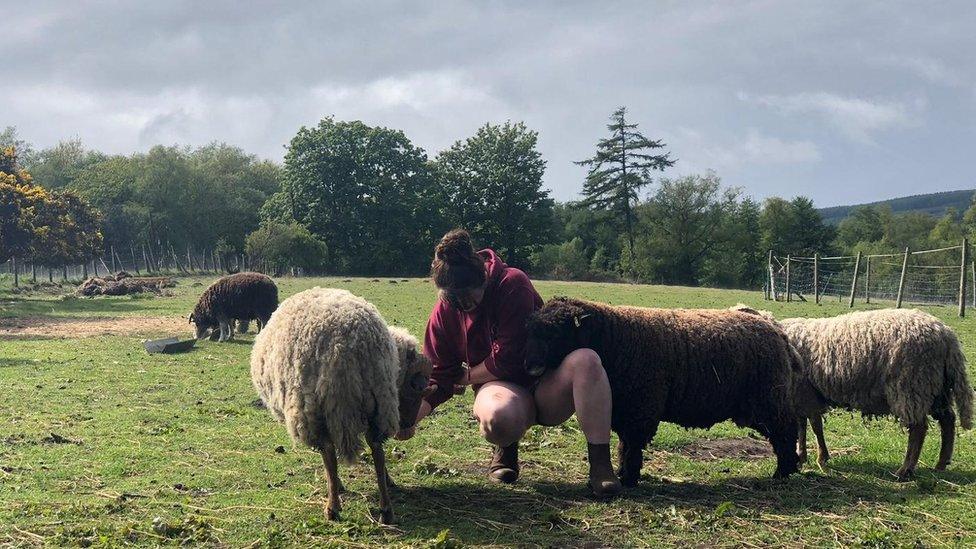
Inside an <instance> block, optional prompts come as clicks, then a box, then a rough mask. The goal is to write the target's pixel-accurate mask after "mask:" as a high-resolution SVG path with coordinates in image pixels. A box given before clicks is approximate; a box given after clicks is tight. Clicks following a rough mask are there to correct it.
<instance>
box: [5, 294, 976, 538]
mask: <svg viewBox="0 0 976 549" xmlns="http://www.w3.org/2000/svg"><path fill="white" fill-rule="evenodd" d="M375 280H376V281H373V279H351V280H344V279H335V278H333V279H325V278H323V279H281V280H279V281H278V282H279V285H280V288H281V295H282V298H284V297H287V296H288V295H291V294H293V293H295V292H297V291H300V290H301V289H305V288H308V287H312V286H317V285H318V286H333V287H342V288H347V289H349V290H351V291H352V292H354V293H356V294H358V295H361V296H363V297H365V298H366V299H369V300H370V301H372V302H374V303H375V304H376V305H377V306H378V307H379V308H380V310H381V311H382V312H383V314H384V316H385V318H386V319H387V320H388V321H389V322H390V323H394V324H399V325H402V326H404V327H406V328H409V329H410V330H411V331H412V332H413V333H415V334H420V333H422V329H423V327H424V324H425V321H426V317H427V313H428V311H429V310H430V307H431V306H432V304H433V301H434V292H433V290H432V289H431V286H430V284H429V283H427V282H426V281H425V280H418V279H411V280H407V281H403V279H396V281H397V282H396V283H395V284H394V283H390V282H389V279H375ZM210 281H211V279H205V278H184V279H180V280H179V284H178V286H177V287H176V288H174V289H173V293H174V295H173V296H172V297H157V298H151V299H146V298H137V299H133V298H128V297H116V298H97V299H90V300H88V299H75V298H68V299H60V298H57V297H56V296H52V295H49V294H43V295H22V294H21V295H14V294H10V293H4V292H3V290H2V289H0V317H5V318H6V319H7V325H9V324H11V323H14V322H15V321H14V320H11V319H25V318H30V319H31V322H33V323H37V322H40V323H42V324H43V319H45V318H47V319H49V320H52V325H57V324H55V323H60V325H62V326H73V325H74V324H73V323H72V322H66V321H68V320H70V321H81V322H84V319H85V318H91V317H98V318H100V320H99V322H106V320H105V319H120V320H118V321H119V322H123V323H124V321H125V319H130V320H132V319H136V318H146V317H163V318H161V322H162V324H161V326H163V327H164V328H160V329H166V330H169V327H170V326H172V327H174V328H175V327H181V328H180V329H182V330H184V331H183V332H182V334H174V333H171V332H170V331H165V332H160V333H156V334H153V335H159V336H163V335H187V334H189V326H186V324H185V320H184V319H185V317H186V314H187V313H189V311H190V309H191V308H192V305H193V303H194V302H195V299H196V297H197V296H198V295H199V293H200V292H201V291H202V290H203V288H204V287H205V286H206V284H209V282H210ZM537 287H538V289H539V291H540V292H541V293H542V294H543V297H550V296H552V295H572V296H577V297H583V298H588V299H594V300H600V301H608V302H612V303H617V304H633V305H646V306H660V307H727V306H729V305H733V304H735V303H737V302H744V303H747V304H751V305H754V306H760V307H763V308H769V309H771V310H773V312H774V313H776V314H777V315H780V316H830V315H835V314H839V313H842V312H845V311H846V310H847V309H846V307H843V306H842V305H841V304H840V303H837V302H830V303H827V304H824V305H823V306H820V307H818V306H815V305H813V304H810V303H791V304H785V303H768V302H763V301H762V299H761V297H762V296H761V294H760V293H759V292H742V291H723V290H710V289H697V288H674V287H661V286H637V285H616V284H588V283H568V282H539V283H538V284H537ZM859 307H862V308H863V306H859ZM928 310H930V311H931V312H933V313H934V314H936V315H938V316H940V317H941V318H943V319H945V320H946V321H947V322H948V323H949V324H950V325H952V326H953V327H954V328H955V329H956V330H957V331H958V333H959V334H960V336H961V340H962V341H963V344H964V346H965V350H966V353H967V356H969V357H971V358H972V357H976V349H974V347H973V341H974V338H973V336H974V335H976V321H974V320H972V319H959V318H957V317H955V314H954V313H955V311H954V309H953V308H949V307H947V308H939V307H935V308H930V309H928ZM181 317H182V318H181ZM149 331H150V332H151V331H152V328H151V327H150V328H149ZM110 333H113V334H115V333H120V332H114V331H113V332H110ZM121 333H124V332H121ZM142 337H146V336H145V335H132V336H126V335H92V334H91V333H88V332H72V331H71V330H67V329H66V330H61V331H59V330H56V329H55V330H52V331H50V332H47V333H22V334H19V335H15V334H10V333H8V334H5V335H4V334H0V410H2V412H0V413H2V414H3V421H2V422H0V501H2V503H3V504H2V505H0V545H3V544H5V543H9V544H13V545H32V544H34V545H41V544H46V545H120V544H125V543H133V544H143V545H156V544H178V543H203V544H226V545H229V546H249V545H255V546H289V545H306V546H307V545H319V546H323V545H324V546H329V545H332V546H337V547H338V546H342V547H347V546H368V545H380V544H382V545H393V546H397V545H400V546H440V547H446V546H451V545H452V544H470V545H500V546H508V545H542V546H552V545H558V546H564V545H574V546H575V545H598V544H609V545H615V546H662V545H667V546H671V545H685V546H690V545H708V546H716V545H717V546H743V545H745V546H749V545H755V546H766V545H791V546H800V545H835V544H841V545H862V546H877V547H886V546H896V545H897V546H900V545H913V544H921V545H924V546H943V545H950V546H953V545H957V546H972V545H974V544H976V455H974V443H973V435H972V433H970V432H962V433H961V434H960V437H959V440H958V442H957V446H956V458H955V459H954V462H953V464H952V465H951V466H950V468H949V470H948V471H946V472H944V473H935V472H934V471H932V469H931V467H932V465H933V464H934V462H935V459H936V455H937V452H938V438H939V437H938V434H937V433H938V430H937V429H934V430H931V431H930V433H929V437H928V440H927V441H926V445H925V450H924V452H923V454H922V460H921V464H920V468H919V473H918V479H917V480H916V481H915V482H910V483H906V484H898V483H895V482H893V481H892V477H891V475H890V471H893V470H894V469H896V468H897V467H898V465H899V464H900V462H901V458H902V456H903V453H904V449H905V444H906V435H905V433H904V432H903V431H902V430H901V429H900V428H898V426H897V425H896V424H895V423H894V422H893V421H890V420H879V421H871V422H865V421H864V420H862V419H861V418H860V417H859V416H855V415H852V414H848V413H844V412H833V413H831V414H830V415H829V416H828V420H827V426H826V429H827V439H828V444H829V445H830V447H831V449H832V451H833V455H834V458H833V460H832V461H831V463H830V465H829V467H828V468H827V469H826V470H825V471H822V472H821V471H819V470H817V469H816V467H815V466H813V467H810V466H808V467H807V468H806V469H805V470H804V472H803V473H802V474H799V475H795V476H794V477H792V478H790V479H789V480H786V481H773V480H771V479H769V477H770V475H771V474H772V471H773V468H774V463H773V460H772V459H771V458H768V457H764V455H763V453H762V452H761V451H757V450H756V447H755V445H754V444H752V443H750V441H748V440H740V441H738V442H736V443H732V444H730V443H724V442H718V443H713V442H712V441H715V440H717V439H731V438H740V439H741V438H743V437H746V438H752V437H753V436H754V435H752V434H751V433H750V432H749V431H747V430H741V429H737V428H735V427H734V426H732V425H730V424H721V425H719V426H716V427H715V428H714V429H711V430H709V431H702V430H684V429H680V428H677V427H675V426H671V425H663V426H662V428H661V430H660V432H659V433H658V436H657V438H656V439H655V441H654V444H653V445H652V447H651V448H650V449H649V450H648V451H647V452H646V456H647V460H646V463H645V466H644V478H643V479H642V481H641V485H640V487H639V488H637V489H635V490H630V491H628V492H626V494H625V495H624V497H622V498H620V499H618V500H616V501H614V502H611V503H601V502H597V501H593V500H591V499H590V498H589V497H588V496H587V492H586V490H585V489H584V488H583V482H584V480H585V475H586V463H585V459H584V456H585V445H584V442H583V439H582V436H581V434H580V432H579V429H578V426H577V425H576V423H575V421H570V422H569V423H567V424H565V425H563V426H560V427H554V428H541V427H534V428H533V429H531V430H530V431H529V433H528V435H527V436H526V438H525V440H524V441H523V443H522V452H521V455H522V459H523V465H524V469H523V476H522V479H521V480H520V481H519V483H518V484H516V485H515V486H497V485H494V484H490V483H488V482H487V481H486V480H485V478H484V474H483V473H484V467H485V464H486V462H487V458H488V456H489V447H488V445H487V444H486V443H485V442H484V441H483V440H481V439H480V437H479V436H478V433H477V427H476V424H475V423H474V421H473V420H472V419H471V417H470V412H469V409H470V403H471V398H472V397H471V394H470V392H469V393H467V394H465V395H463V396H461V397H457V398H455V399H453V400H452V401H450V402H448V403H447V404H445V405H444V406H443V407H442V408H440V409H439V410H438V413H437V414H436V415H434V416H433V417H431V418H430V420H429V421H427V422H425V423H424V424H423V426H422V427H421V429H420V430H419V433H418V435H417V436H416V437H415V438H414V439H412V440H410V441H407V442H397V441H390V442H389V443H388V444H387V445H386V450H387V452H388V454H389V456H390V459H389V460H388V463H389V465H390V468H391V474H392V475H393V476H394V478H395V479H396V480H397V482H398V484H399V486H400V487H399V488H397V489H396V490H395V491H394V494H393V497H394V506H395V509H396V512H397V516H398V519H399V523H398V524H397V525H396V527H393V528H388V527H384V526H382V525H379V524H378V523H377V522H376V521H375V518H374V517H375V513H376V501H377V498H376V488H375V482H374V479H373V473H372V468H371V467H370V466H368V464H367V460H368V456H365V455H364V456H363V458H362V460H361V461H362V462H363V463H360V464H358V465H355V466H341V467H340V474H341V475H342V477H343V480H344V481H345V485H346V488H347V491H346V493H345V494H344V497H343V502H344V513H343V517H342V520H341V521H339V522H335V523H330V522H327V521H326V520H324V517H323V513H322V505H323V503H324V499H325V494H324V487H325V480H324V478H323V468H322V464H321V461H320V458H319V457H318V455H317V454H316V453H314V452H312V451H310V450H307V449H304V448H293V447H292V445H291V443H290V442H289V440H288V438H287V436H286V434H285V431H284V429H283V428H282V427H281V426H280V425H278V424H276V423H275V422H274V421H273V420H272V418H271V417H270V415H269V414H268V413H267V411H266V410H263V409H260V408H259V407H256V406H254V404H253V402H254V400H255V398H256V397H255V394H254V390H253V389H252V387H251V384H250V379H249V377H248V356H249V352H250V347H251V342H252V341H253V336H252V335H245V336H242V337H240V338H239V340H238V341H235V342H233V343H226V344H218V343H212V342H209V341H204V342H200V343H199V344H198V345H197V347H196V348H194V349H193V350H192V351H191V352H189V353H186V354H180V355H148V354H146V353H145V352H144V351H143V350H142V347H141V345H140V341H141V338H142ZM811 441H812V437H811ZM689 445H691V446H689ZM729 448H731V450H730V449H729ZM282 450H284V451H283V452H282ZM445 530H446V532H445Z"/></svg>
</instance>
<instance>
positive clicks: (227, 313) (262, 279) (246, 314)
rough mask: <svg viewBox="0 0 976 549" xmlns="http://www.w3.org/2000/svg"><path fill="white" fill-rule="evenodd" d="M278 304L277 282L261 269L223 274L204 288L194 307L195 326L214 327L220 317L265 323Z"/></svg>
mask: <svg viewBox="0 0 976 549" xmlns="http://www.w3.org/2000/svg"><path fill="white" fill-rule="evenodd" d="M277 307H278V286H276V285H275V283H274V281H273V280H271V278H270V277H268V276H267V275H263V274H261V273H237V274H233V275H229V276H225V277H222V278H220V279H218V280H217V281H216V282H214V283H213V284H211V285H210V287H209V288H207V289H206V290H204V292H203V294H202V295H201V296H200V299H199V300H198V301H197V305H196V307H194V309H193V321H194V323H196V324H197V325H198V326H200V325H201V324H204V325H206V326H212V327H216V326H217V323H218V321H219V320H220V319H221V318H224V319H226V320H231V319H237V320H242V321H247V320H251V319H257V320H259V321H260V322H261V323H262V324H263V323H266V322H267V321H268V319H269V318H271V314H272V313H273V312H274V311H275V309H276V308H277Z"/></svg>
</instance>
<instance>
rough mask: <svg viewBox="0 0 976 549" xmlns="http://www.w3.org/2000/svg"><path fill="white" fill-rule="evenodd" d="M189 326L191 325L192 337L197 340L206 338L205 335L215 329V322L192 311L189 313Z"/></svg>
mask: <svg viewBox="0 0 976 549" xmlns="http://www.w3.org/2000/svg"><path fill="white" fill-rule="evenodd" d="M190 324H193V335H194V337H196V338H197V339H203V338H205V337H207V333H209V332H210V330H213V329H215V328H216V327H217V323H216V322H213V321H212V320H211V319H210V318H208V317H207V316H206V315H204V314H201V313H200V312H198V311H193V312H192V313H190Z"/></svg>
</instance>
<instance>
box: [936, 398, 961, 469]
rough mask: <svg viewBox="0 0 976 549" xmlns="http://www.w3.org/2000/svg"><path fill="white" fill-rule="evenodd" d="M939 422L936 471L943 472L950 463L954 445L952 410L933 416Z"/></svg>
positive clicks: (954, 429) (954, 420)
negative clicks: (940, 436) (939, 443)
mask: <svg viewBox="0 0 976 549" xmlns="http://www.w3.org/2000/svg"><path fill="white" fill-rule="evenodd" d="M935 419H937V420H939V430H940V431H942V447H941V448H939V462H938V463H937V464H936V465H935V470H936V471H945V468H946V467H948V465H949V463H951V462H952V447H953V445H954V444H955V443H956V414H954V413H953V412H952V410H946V411H944V412H940V413H939V414H937V415H936V416H935Z"/></svg>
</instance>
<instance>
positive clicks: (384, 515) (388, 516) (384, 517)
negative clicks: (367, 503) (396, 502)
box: [380, 509, 396, 524]
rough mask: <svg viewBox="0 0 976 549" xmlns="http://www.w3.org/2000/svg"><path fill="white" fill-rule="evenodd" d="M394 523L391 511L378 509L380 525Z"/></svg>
mask: <svg viewBox="0 0 976 549" xmlns="http://www.w3.org/2000/svg"><path fill="white" fill-rule="evenodd" d="M394 522H396V519H395V517H394V516H393V509H380V523H381V524H393V523H394Z"/></svg>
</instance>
